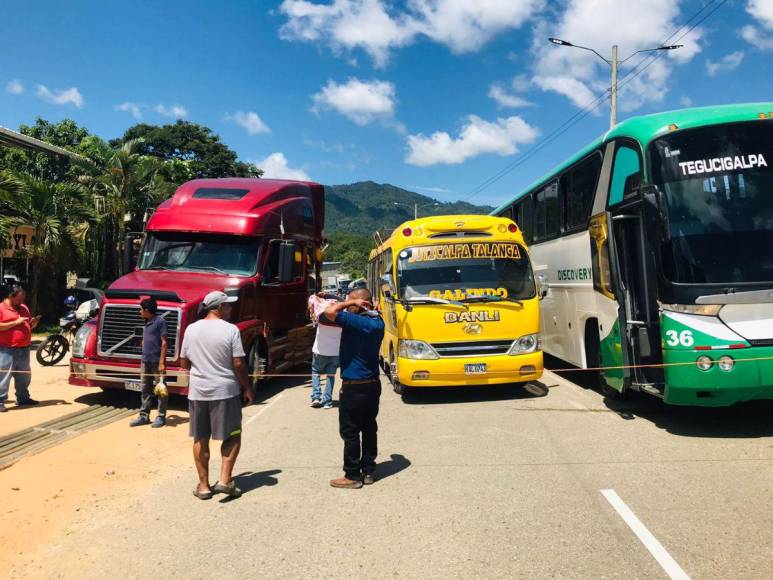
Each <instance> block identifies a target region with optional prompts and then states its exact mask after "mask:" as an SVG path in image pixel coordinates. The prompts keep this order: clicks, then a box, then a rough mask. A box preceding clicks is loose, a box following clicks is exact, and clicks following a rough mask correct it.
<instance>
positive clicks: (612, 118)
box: [548, 38, 684, 129]
mask: <svg viewBox="0 0 773 580" xmlns="http://www.w3.org/2000/svg"><path fill="white" fill-rule="evenodd" d="M548 40H549V41H550V42H552V43H553V44H555V45H556V46H571V47H572V48H581V49H582V50H588V51H590V52H592V53H593V54H595V55H596V56H597V57H599V58H600V59H601V60H603V61H604V62H605V63H607V64H608V65H609V66H610V67H611V68H612V86H611V87H610V90H609V97H610V101H611V107H610V111H609V128H610V129H613V128H614V126H615V125H617V71H618V69H619V67H620V65H621V64H623V63H624V62H626V61H628V60H629V59H631V58H633V57H634V56H636V55H637V54H639V53H640V52H654V51H656V50H676V49H677V48H682V47H683V46H684V45H683V44H672V45H668V46H658V47H656V48H645V49H644V50H637V51H636V52H634V53H632V54H631V55H629V56H628V57H626V58H624V59H623V60H619V59H618V58H617V45H616V44H615V45H614V46H613V47H612V60H607V59H606V58H604V57H603V56H601V55H600V54H599V53H598V52H597V51H596V50H595V49H593V48H588V47H587V46H580V45H578V44H572V43H571V42H568V41H566V40H561V39H560V38H548Z"/></svg>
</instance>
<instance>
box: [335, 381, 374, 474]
mask: <svg viewBox="0 0 773 580" xmlns="http://www.w3.org/2000/svg"><path fill="white" fill-rule="evenodd" d="M380 397H381V382H380V381H379V380H378V379H375V380H374V381H373V382H372V383H364V384H360V385H347V384H344V385H343V386H342V387H341V392H340V395H339V401H340V403H339V405H340V406H339V409H338V424H339V432H340V433H341V438H342V439H343V440H344V473H345V474H346V477H348V478H349V479H359V478H360V477H361V476H362V475H372V474H373V472H374V471H375V469H376V455H377V454H378V434H377V432H378V424H377V423H376V417H377V416H378V402H379V398H380ZM360 434H362V443H360Z"/></svg>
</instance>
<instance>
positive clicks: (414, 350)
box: [397, 340, 440, 360]
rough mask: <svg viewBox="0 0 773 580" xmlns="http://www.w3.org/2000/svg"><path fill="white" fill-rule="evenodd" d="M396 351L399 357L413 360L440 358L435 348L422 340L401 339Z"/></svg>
mask: <svg viewBox="0 0 773 580" xmlns="http://www.w3.org/2000/svg"><path fill="white" fill-rule="evenodd" d="M397 351H398V352H399V353H400V356H401V357H403V358H410V359H414V360H434V359H436V358H440V357H438V354H437V353H436V352H435V349H434V348H432V347H431V346H430V345H429V344H427V343H426V342H424V341H423V340H401V341H400V343H399V345H398V347H397Z"/></svg>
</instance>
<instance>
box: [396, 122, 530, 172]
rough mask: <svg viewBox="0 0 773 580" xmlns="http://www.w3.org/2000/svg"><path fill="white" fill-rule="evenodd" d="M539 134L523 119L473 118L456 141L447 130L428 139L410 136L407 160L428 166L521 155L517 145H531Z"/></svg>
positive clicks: (422, 136) (421, 136)
mask: <svg viewBox="0 0 773 580" xmlns="http://www.w3.org/2000/svg"><path fill="white" fill-rule="evenodd" d="M538 135H539V131H538V130H537V129H536V128H535V127H532V126H531V125H529V124H528V123H527V122H526V121H524V120H523V119H521V118H520V117H508V118H504V119H503V118H499V119H497V120H496V121H494V122H490V121H485V120H483V119H481V118H480V117H478V116H476V115H470V116H469V117H467V122H466V123H465V124H464V126H463V127H462V128H461V131H460V132H459V136H458V137H455V138H452V137H451V136H450V135H449V134H448V133H446V132H445V131H437V132H435V133H433V134H432V135H430V136H429V137H427V136H425V135H422V134H418V135H409V136H408V155H407V156H406V159H405V161H406V163H409V164H411V165H417V166H419V167H427V166H429V165H437V164H446V165H454V164H458V163H462V162H464V161H466V160H467V159H470V158H471V157H476V156H478V155H482V154H484V153H494V154H497V155H513V154H515V153H517V152H518V145H520V144H524V143H531V142H533V141H534V140H535V139H536V138H537V136H538Z"/></svg>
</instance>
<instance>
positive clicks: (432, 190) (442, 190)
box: [403, 185, 453, 193]
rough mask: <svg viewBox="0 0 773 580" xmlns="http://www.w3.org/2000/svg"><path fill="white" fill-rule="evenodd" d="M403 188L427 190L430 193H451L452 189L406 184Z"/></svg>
mask: <svg viewBox="0 0 773 580" xmlns="http://www.w3.org/2000/svg"><path fill="white" fill-rule="evenodd" d="M403 189H407V190H409V191H410V190H413V189H416V190H418V191H428V192H430V193H453V191H451V190H450V189H446V188H445V187H422V186H420V185H406V186H405V187H404V188H403Z"/></svg>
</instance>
